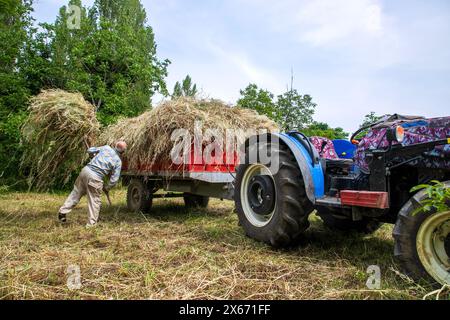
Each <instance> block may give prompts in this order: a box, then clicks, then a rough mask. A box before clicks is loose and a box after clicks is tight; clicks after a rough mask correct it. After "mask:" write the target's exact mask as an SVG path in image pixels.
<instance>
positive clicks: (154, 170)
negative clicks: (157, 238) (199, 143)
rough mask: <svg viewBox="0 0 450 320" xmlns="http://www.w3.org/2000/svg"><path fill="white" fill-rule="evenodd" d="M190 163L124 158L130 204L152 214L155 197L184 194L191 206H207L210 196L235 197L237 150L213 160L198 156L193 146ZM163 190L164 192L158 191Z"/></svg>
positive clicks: (170, 196)
mask: <svg viewBox="0 0 450 320" xmlns="http://www.w3.org/2000/svg"><path fill="white" fill-rule="evenodd" d="M187 162H188V163H186V164H181V165H177V164H174V163H173V162H167V163H151V164H149V163H139V164H137V165H135V166H129V164H128V162H127V160H126V159H124V161H123V166H122V177H123V182H124V184H125V185H127V186H128V191H127V206H128V208H129V209H130V210H132V211H136V212H139V211H141V212H144V213H148V212H149V211H150V210H151V206H152V200H153V199H154V198H173V197H183V199H184V203H185V205H186V206H188V207H195V206H199V207H206V206H207V205H208V201H209V197H213V198H219V199H228V200H233V192H234V190H233V181H234V174H235V171H236V165H237V163H238V157H237V153H234V154H233V157H231V159H227V155H226V152H222V153H221V154H220V155H218V156H215V155H214V153H212V155H211V157H210V159H209V161H205V160H204V158H203V157H200V159H198V157H197V158H194V148H191V152H190V159H189V161H187ZM159 190H163V191H164V192H162V193H160V192H158V193H157V194H156V192H157V191H159Z"/></svg>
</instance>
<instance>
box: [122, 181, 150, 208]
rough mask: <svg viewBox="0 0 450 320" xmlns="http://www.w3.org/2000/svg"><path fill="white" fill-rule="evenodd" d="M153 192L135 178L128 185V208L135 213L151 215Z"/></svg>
mask: <svg viewBox="0 0 450 320" xmlns="http://www.w3.org/2000/svg"><path fill="white" fill-rule="evenodd" d="M152 202H153V194H152V190H151V189H150V188H149V187H148V185H147V184H146V183H145V182H144V181H143V180H142V179H137V178H133V179H131V181H130V184H129V185H128V191H127V207H128V210H130V211H133V212H142V213H149V212H150V210H151V208H152Z"/></svg>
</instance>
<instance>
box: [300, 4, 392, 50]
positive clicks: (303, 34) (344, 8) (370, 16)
mask: <svg viewBox="0 0 450 320" xmlns="http://www.w3.org/2000/svg"><path fill="white" fill-rule="evenodd" d="M383 15H384V14H383V12H382V8H381V6H380V4H379V3H378V1H375V0H346V1H333V0H317V1H308V2H307V3H306V4H305V5H304V6H302V7H301V8H300V10H299V12H298V14H297V15H296V19H295V20H294V22H295V26H296V30H297V32H298V33H299V36H300V39H301V40H303V41H306V42H309V43H311V44H312V45H315V46H325V45H329V44H336V43H337V42H338V41H346V40H349V39H351V38H353V39H354V37H370V38H379V37H381V36H382V35H383Z"/></svg>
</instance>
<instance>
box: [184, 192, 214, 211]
mask: <svg viewBox="0 0 450 320" xmlns="http://www.w3.org/2000/svg"><path fill="white" fill-rule="evenodd" d="M183 200H184V205H185V206H186V208H206V207H208V203H209V197H205V196H198V195H195V194H192V193H187V192H186V193H184V194H183Z"/></svg>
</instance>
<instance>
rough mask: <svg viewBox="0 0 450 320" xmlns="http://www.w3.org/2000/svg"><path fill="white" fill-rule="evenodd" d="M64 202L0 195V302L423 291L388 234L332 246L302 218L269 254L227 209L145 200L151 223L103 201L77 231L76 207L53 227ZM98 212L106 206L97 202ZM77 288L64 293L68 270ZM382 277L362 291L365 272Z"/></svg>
mask: <svg viewBox="0 0 450 320" xmlns="http://www.w3.org/2000/svg"><path fill="white" fill-rule="evenodd" d="M64 198H65V195H62V194H61V195H58V194H36V193H9V194H3V195H0V298H3V299H111V298H112V299H219V298H221V299H418V298H422V297H423V296H424V295H425V294H426V293H427V290H426V289H423V288H422V287H420V286H418V285H416V284H412V283H410V282H408V281H407V280H405V279H404V277H403V276H402V275H401V274H400V273H399V272H398V271H397V265H396V264H395V263H394V262H393V260H392V251H393V243H392V238H391V235H390V233H391V227H389V226H385V227H383V228H382V229H381V230H379V231H378V232H377V233H376V234H375V235H372V236H366V237H362V238H361V237H359V236H356V235H353V236H342V235H339V234H336V233H332V232H330V231H327V230H325V229H323V227H322V225H321V223H320V221H319V220H318V219H317V218H314V217H313V218H312V227H311V228H310V229H309V231H308V232H307V234H306V235H305V237H304V238H303V240H302V241H301V244H300V245H299V246H298V247H295V248H290V249H286V250H273V249H271V248H270V247H268V246H266V245H264V244H260V243H257V242H254V241H253V240H251V239H248V238H247V237H245V236H244V234H243V231H242V229H241V228H240V227H239V226H238V225H237V218H236V215H235V214H234V213H233V212H232V211H233V203H232V202H221V201H219V200H213V201H212V203H211V204H210V208H208V209H206V210H194V211H186V210H185V209H184V207H183V205H182V201H180V200H178V199H170V200H169V199H158V200H155V203H154V210H153V214H152V215H149V216H144V215H142V214H134V213H130V212H127V210H126V208H125V202H124V199H125V191H124V190H122V189H120V190H115V191H114V192H113V193H112V198H113V203H114V206H112V207H108V206H106V205H105V206H104V208H103V210H102V212H101V224H100V225H99V227H98V228H96V229H93V230H86V229H85V228H84V224H85V222H86V219H87V217H86V215H87V214H86V203H85V201H82V202H81V204H80V205H79V207H78V208H77V209H75V210H74V212H73V213H72V214H70V215H69V217H68V218H69V223H68V225H67V226H60V225H59V224H58V223H57V221H56V212H57V209H58V206H60V205H61V203H62V202H63V201H64ZM105 203H106V202H105ZM73 264H75V265H79V266H80V268H81V278H82V287H81V289H79V290H73V291H71V290H69V289H68V288H67V286H66V281H67V277H68V275H67V274H66V269H67V267H68V266H69V265H73ZM373 264H377V265H379V266H380V267H381V270H382V289H381V290H375V291H372V290H368V289H367V288H366V286H365V282H366V279H367V275H366V269H367V267H368V266H369V265H373Z"/></svg>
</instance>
